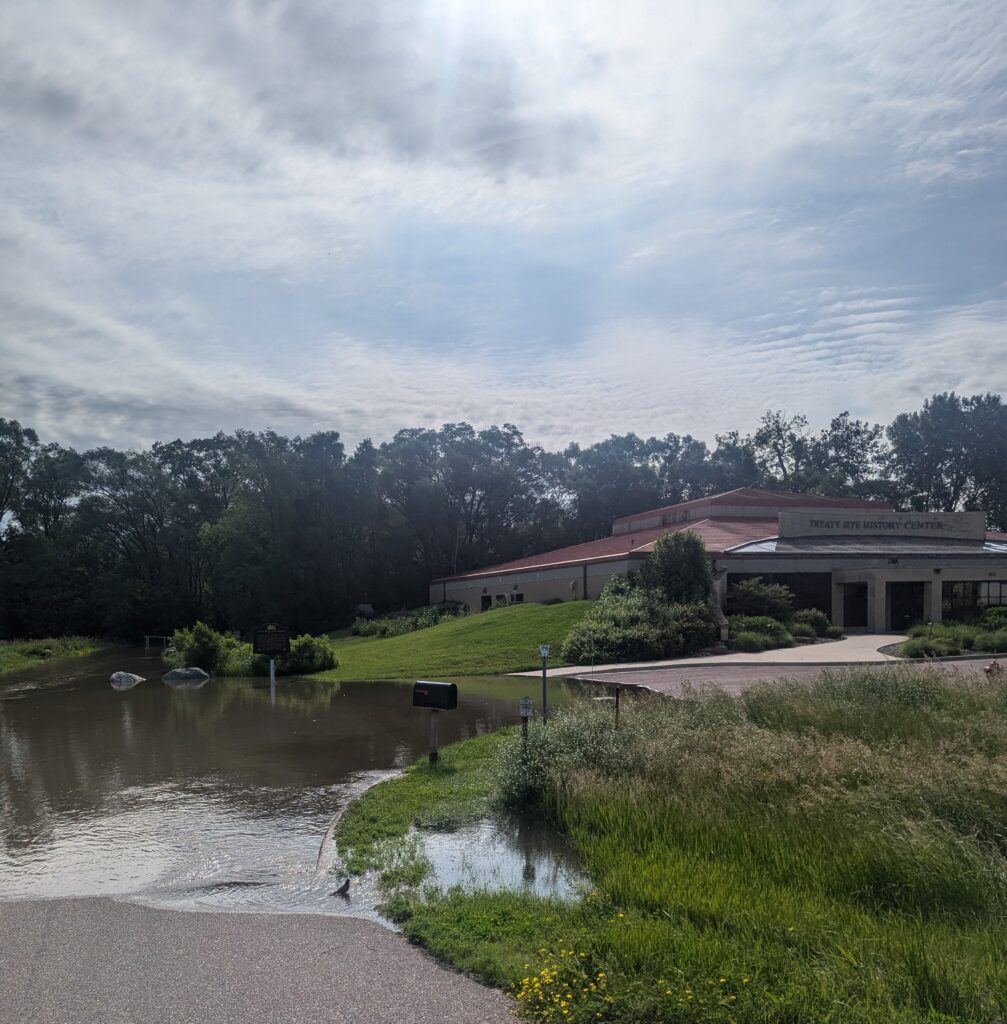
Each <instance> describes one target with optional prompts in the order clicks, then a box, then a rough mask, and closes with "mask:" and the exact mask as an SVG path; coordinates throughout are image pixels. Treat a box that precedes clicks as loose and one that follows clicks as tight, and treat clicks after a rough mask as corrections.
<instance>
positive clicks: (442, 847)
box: [415, 816, 585, 899]
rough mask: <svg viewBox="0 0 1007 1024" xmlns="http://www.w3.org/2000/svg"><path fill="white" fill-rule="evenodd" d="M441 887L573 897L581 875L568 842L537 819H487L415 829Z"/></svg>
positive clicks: (434, 878)
mask: <svg viewBox="0 0 1007 1024" xmlns="http://www.w3.org/2000/svg"><path fill="white" fill-rule="evenodd" d="M415 835H417V836H418V837H419V839H420V840H421V841H422V843H423V852H424V853H425V854H426V856H427V859H428V860H429V861H430V863H431V865H432V867H433V878H432V879H431V881H433V882H434V883H435V884H437V885H439V886H441V887H442V888H448V887H450V886H454V885H458V886H461V887H462V888H464V889H519V890H523V891H525V892H527V893H530V894H534V895H536V896H557V897H559V898H561V899H565V898H572V897H574V896H576V894H577V888H578V886H579V885H581V884H583V883H584V882H585V879H584V877H583V875H582V874H581V872H580V871H579V869H578V867H577V862H576V858H575V856H574V853H573V850H572V849H571V847H570V845H569V844H568V843H567V842H566V840H565V839H563V837H562V836H559V835H557V834H556V833H555V832H554V831H553V830H552V829H551V828H549V827H548V826H546V825H545V824H543V823H541V822H528V821H522V820H520V819H518V818H513V817H509V816H507V817H502V818H491V819H488V820H486V821H483V822H480V823H479V824H478V825H474V826H470V827H466V828H462V829H459V830H458V831H457V832H417V833H415Z"/></svg>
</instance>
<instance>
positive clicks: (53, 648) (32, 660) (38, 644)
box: [0, 636, 108, 672]
mask: <svg viewBox="0 0 1007 1024" xmlns="http://www.w3.org/2000/svg"><path fill="white" fill-rule="evenodd" d="M106 646H108V645H107V643H106V642H104V641H102V640H97V639H95V638H94V637H89V636H57V637H47V638H45V639H43V640H0V672H9V671H11V670H13V669H19V668H27V667H28V666H29V665H37V664H39V663H40V662H43V661H49V660H50V659H57V658H74V657H79V656H80V655H82V654H91V653H93V652H94V651H98V650H101V648H103V647H106Z"/></svg>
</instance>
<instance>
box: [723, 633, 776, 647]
mask: <svg viewBox="0 0 1007 1024" xmlns="http://www.w3.org/2000/svg"><path fill="white" fill-rule="evenodd" d="M731 643H732V644H733V645H734V648H735V650H738V651H750V652H757V651H765V650H768V649H769V648H770V647H771V646H772V644H771V643H770V641H769V638H768V637H767V636H766V635H765V633H754V632H752V631H751V630H743V631H742V632H740V633H738V635H737V636H735V637H732V639H731Z"/></svg>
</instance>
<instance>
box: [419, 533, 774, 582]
mask: <svg viewBox="0 0 1007 1024" xmlns="http://www.w3.org/2000/svg"><path fill="white" fill-rule="evenodd" d="M776 528H777V521H776V518H775V517H772V518H760V519H756V518H746V519H699V520H697V521H696V522H689V523H675V524H674V525H672V526H657V527H654V529H652V530H638V531H637V532H636V533H623V534H619V536H617V537H602V538H601V539H600V540H590V541H587V543H585V544H574V545H572V546H571V547H568V548H558V549H557V550H555V551H544V552H542V553H541V554H538V555H529V556H528V557H527V558H518V559H515V560H514V561H513V562H503V563H502V564H500V565H491V566H489V567H488V568H486V569H477V570H476V571H474V572H466V573H460V574H459V575H457V576H445V577H442V578H441V579H438V580H434V582H435V583H444V582H449V581H451V580H466V579H477V578H479V577H482V576H498V575H500V574H503V573H512V572H528V571H531V570H536V569H558V568H562V567H564V566H570V565H580V564H582V563H584V562H610V561H616V560H618V559H622V558H626V557H627V556H633V555H637V554H640V555H643V554H647V553H648V552H649V551H651V550H652V548H653V546H654V541H656V540H657V539H658V537H661V536H663V535H664V534H666V533H678V532H680V531H681V530H692V531H693V532H694V533H696V534H697V535H698V536H699V537H700V539H701V540H702V541H703V543H704V544H705V545H706V550H707V551H709V552H710V554H711V555H719V554H722V553H723V552H724V551H725V550H726V549H727V548H730V547H734V546H735V545H736V544H746V543H749V542H751V541H755V540H763V539H765V538H766V537H775V536H776Z"/></svg>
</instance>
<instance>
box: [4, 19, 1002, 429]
mask: <svg viewBox="0 0 1007 1024" xmlns="http://www.w3.org/2000/svg"><path fill="white" fill-rule="evenodd" d="M0 53H2V54H3V59H2V60H0V380H2V381H3V387H2V391H0V415H2V416H6V417H8V418H10V417H14V418H17V419H19V420H21V421H22V422H23V423H25V424H30V425H32V426H34V427H36V429H38V430H39V432H40V433H41V434H42V435H43V436H44V438H45V439H47V440H49V439H58V440H60V441H63V442H64V443H72V444H75V445H78V446H85V447H86V446H91V445H94V444H99V443H108V444H114V445H117V446H133V445H140V444H146V443H149V442H150V441H152V440H155V439H158V438H161V439H168V438H172V437H176V436H181V437H192V436H196V435H202V434H207V433H212V432H215V431H216V430H218V429H224V430H231V429H234V428H236V427H239V426H243V427H250V428H264V427H267V426H270V427H273V428H275V429H277V430H280V431H283V432H288V433H293V432H298V433H308V432H311V431H313V430H318V429H336V430H340V431H341V432H342V433H343V434H344V436H345V437H346V438H347V439H348V440H349V441H351V442H352V441H355V440H358V439H359V438H361V437H363V436H372V437H374V438H375V439H376V440H382V439H385V438H387V437H389V436H390V435H391V434H392V433H393V432H394V431H395V430H396V429H398V428H399V427H402V426H415V425H438V424H440V423H442V422H445V421H452V420H459V419H467V420H469V421H470V422H473V423H475V424H477V425H480V426H484V425H488V424H489V423H493V422H504V421H509V422H514V423H517V424H518V425H519V426H520V427H522V429H523V430H524V431H525V433H526V435H527V436H528V437H529V438H530V439H532V440H534V441H537V442H540V443H544V444H547V445H557V444H562V443H564V442H566V441H569V440H572V439H576V440H580V441H591V440H596V439H599V438H601V437H604V436H606V435H607V434H609V433H611V432H620V433H621V432H625V431H628V430H634V431H637V432H638V433H643V434H650V433H664V432H667V431H669V430H675V431H678V432H685V431H689V432H692V433H693V434H695V435H697V436H700V437H704V438H706V439H709V440H712V437H713V434H714V433H715V432H717V431H720V430H726V429H729V428H732V427H739V428H741V429H742V430H747V429H749V428H751V427H752V426H754V424H755V423H756V421H757V420H758V417H759V416H760V415H761V413H762V412H763V411H764V410H765V409H767V408H784V409H787V410H790V411H797V410H803V411H804V412H806V413H807V415H808V416H809V418H810V420H811V421H812V424H813V425H819V424H822V423H824V422H826V421H827V420H828V419H829V417H830V416H831V415H833V414H834V413H837V412H839V411H841V410H843V409H849V410H850V411H851V412H853V413H854V414H855V415H857V416H862V417H866V418H869V419H871V420H880V421H887V420H890V419H891V418H892V417H893V416H894V414H895V413H897V412H899V411H902V410H905V409H911V408H916V407H918V406H919V405H920V403H921V401H922V399H923V397H925V396H926V395H928V394H930V393H932V392H934V391H938V390H941V391H943V390H947V389H955V390H958V391H959V392H964V393H969V394H971V393H974V392H977V391H985V390H996V391H1000V392H1004V393H1007V230H1005V228H1007V223H1005V221H1007V155H1005V154H1007V19H1005V18H1004V16H1003V7H1002V0H963V2H943V0H917V2H912V0H906V2H894V0H870V2H867V3H863V4H857V3H853V2H850V3H842V4H836V3H834V2H833V0H829V2H827V3H825V2H821V3H819V2H815V0H804V2H800V3H798V2H795V0H790V2H775V3H774V2H768V0H765V2H764V0H739V2H732V0H720V2H716V3H699V2H691V3H676V2H674V0H653V2H650V0H620V2H619V3H612V2H610V0H553V2H542V0H536V2H533V0H413V2H408V0H370V2H359V0H317V2H316V0H217V2H215V3H212V4H207V3H203V2H198V0H137V2H135V3H123V2H122V0H107V2H102V0H37V2H33V3H29V2H9V3H4V4H2V5H0Z"/></svg>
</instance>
